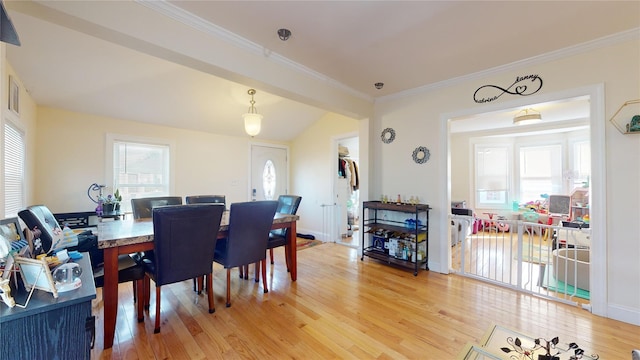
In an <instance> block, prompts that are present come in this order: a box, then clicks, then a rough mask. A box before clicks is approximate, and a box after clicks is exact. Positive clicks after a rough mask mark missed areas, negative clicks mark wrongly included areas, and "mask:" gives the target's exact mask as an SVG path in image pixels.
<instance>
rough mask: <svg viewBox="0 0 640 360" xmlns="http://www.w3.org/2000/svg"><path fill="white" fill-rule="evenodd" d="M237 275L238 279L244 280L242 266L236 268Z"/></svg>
mask: <svg viewBox="0 0 640 360" xmlns="http://www.w3.org/2000/svg"><path fill="white" fill-rule="evenodd" d="M238 273H239V274H240V279H243V278H244V274H243V273H244V266H242V265H241V266H238Z"/></svg>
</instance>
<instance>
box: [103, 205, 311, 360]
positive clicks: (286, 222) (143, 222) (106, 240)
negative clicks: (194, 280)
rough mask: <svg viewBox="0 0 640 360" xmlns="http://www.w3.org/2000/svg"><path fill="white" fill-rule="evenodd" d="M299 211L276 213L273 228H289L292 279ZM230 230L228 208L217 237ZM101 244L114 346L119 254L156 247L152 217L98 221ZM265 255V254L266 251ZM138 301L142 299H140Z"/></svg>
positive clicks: (109, 341) (107, 337)
mask: <svg viewBox="0 0 640 360" xmlns="http://www.w3.org/2000/svg"><path fill="white" fill-rule="evenodd" d="M298 219H299V216H298V215H291V214H281V213H276V214H275V216H274V217H273V224H272V226H271V229H272V230H275V229H283V228H287V229H289V231H288V232H287V233H288V236H287V246H285V249H286V251H288V256H289V259H290V264H289V274H290V276H291V281H296V279H297V255H296V251H297V249H296V222H297V221H298ZM228 230H229V211H228V210H227V211H225V212H224V213H223V215H222V220H221V221H220V229H219V231H218V239H221V238H225V237H226V236H227V233H228ZM97 232H98V234H97V235H98V248H101V249H103V251H104V285H103V288H102V299H103V304H104V306H103V307H104V348H105V349H108V348H111V347H112V346H113V337H114V334H115V329H116V318H117V315H118V255H120V254H131V253H136V252H139V251H145V250H152V249H153V221H152V219H138V220H135V219H126V220H113V221H102V222H99V223H98V229H97ZM265 255H266V254H265ZM138 301H140V300H139V299H138Z"/></svg>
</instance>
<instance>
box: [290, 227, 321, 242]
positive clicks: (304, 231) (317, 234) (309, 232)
mask: <svg viewBox="0 0 640 360" xmlns="http://www.w3.org/2000/svg"><path fill="white" fill-rule="evenodd" d="M296 232H297V233H298V234H306V235H313V236H314V237H315V238H316V240H320V241H325V240H324V239H325V238H326V235H325V234H323V233H321V232H317V231H313V230H309V229H303V228H297V229H296Z"/></svg>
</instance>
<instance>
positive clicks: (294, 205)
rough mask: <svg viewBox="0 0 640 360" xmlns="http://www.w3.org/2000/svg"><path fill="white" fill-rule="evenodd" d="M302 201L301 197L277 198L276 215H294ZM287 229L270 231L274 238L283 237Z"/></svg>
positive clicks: (286, 196)
mask: <svg viewBox="0 0 640 360" xmlns="http://www.w3.org/2000/svg"><path fill="white" fill-rule="evenodd" d="M301 201H302V196H297V195H280V196H279V197H278V208H277V209H276V212H277V213H281V214H288V215H295V214H296V213H297V212H298V207H299V206H300V202H301ZM286 230H288V228H287V229H275V230H271V233H272V234H273V235H276V236H285V235H286Z"/></svg>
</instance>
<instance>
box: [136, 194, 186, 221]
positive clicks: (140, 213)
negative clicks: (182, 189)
mask: <svg viewBox="0 0 640 360" xmlns="http://www.w3.org/2000/svg"><path fill="white" fill-rule="evenodd" d="M167 205H182V197H180V196H156V197H146V198H136V199H131V211H132V212H133V218H134V219H135V220H138V219H151V217H152V210H153V209H154V208H156V207H158V206H167Z"/></svg>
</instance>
